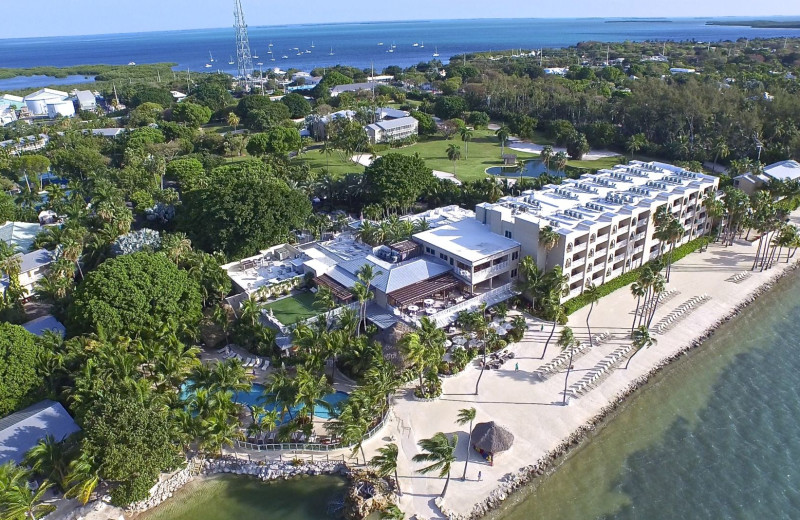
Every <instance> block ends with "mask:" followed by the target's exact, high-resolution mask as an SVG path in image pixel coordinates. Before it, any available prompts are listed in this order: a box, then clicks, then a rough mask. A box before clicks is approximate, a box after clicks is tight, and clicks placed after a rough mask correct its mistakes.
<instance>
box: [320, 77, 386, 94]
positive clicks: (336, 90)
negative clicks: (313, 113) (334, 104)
mask: <svg viewBox="0 0 800 520" xmlns="http://www.w3.org/2000/svg"><path fill="white" fill-rule="evenodd" d="M379 85H380V83H378V82H376V81H368V82H366V83H349V84H347V85H336V86H335V87H333V88H332V89H331V97H336V96H338V95H339V94H341V93H342V92H361V91H364V90H372V89H374V88H375V87H377V86H379Z"/></svg>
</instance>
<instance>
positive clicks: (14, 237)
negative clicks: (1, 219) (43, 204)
mask: <svg viewBox="0 0 800 520" xmlns="http://www.w3.org/2000/svg"><path fill="white" fill-rule="evenodd" d="M41 230H42V226H40V225H39V224H37V223H35V222H13V221H8V222H6V223H5V224H2V225H0V240H2V241H3V242H5V243H6V244H8V245H10V246H11V247H13V248H14V250H15V251H17V252H22V251H27V250H28V249H30V248H31V245H32V244H33V239H34V238H36V235H38V234H39V232H40V231H41Z"/></svg>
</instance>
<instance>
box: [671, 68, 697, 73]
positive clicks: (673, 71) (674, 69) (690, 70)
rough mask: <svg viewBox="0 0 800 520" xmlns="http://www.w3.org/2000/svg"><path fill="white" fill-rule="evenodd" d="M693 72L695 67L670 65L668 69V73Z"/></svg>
mask: <svg viewBox="0 0 800 520" xmlns="http://www.w3.org/2000/svg"><path fill="white" fill-rule="evenodd" d="M695 72H696V71H695V69H686V68H683V67H672V68H671V69H669V73H670V74H694V73H695Z"/></svg>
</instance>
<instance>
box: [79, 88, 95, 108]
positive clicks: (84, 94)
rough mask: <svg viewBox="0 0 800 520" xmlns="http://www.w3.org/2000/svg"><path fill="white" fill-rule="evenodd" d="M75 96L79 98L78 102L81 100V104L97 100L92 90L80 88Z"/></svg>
mask: <svg viewBox="0 0 800 520" xmlns="http://www.w3.org/2000/svg"><path fill="white" fill-rule="evenodd" d="M75 96H76V97H77V98H78V102H80V104H81V105H83V104H90V103H94V102H95V96H94V92H92V91H91V90H79V91H78V92H77V93H76V94H75Z"/></svg>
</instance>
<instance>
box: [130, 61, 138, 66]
mask: <svg viewBox="0 0 800 520" xmlns="http://www.w3.org/2000/svg"><path fill="white" fill-rule="evenodd" d="M128 65H136V62H135V61H129V62H128Z"/></svg>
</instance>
